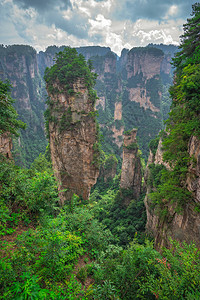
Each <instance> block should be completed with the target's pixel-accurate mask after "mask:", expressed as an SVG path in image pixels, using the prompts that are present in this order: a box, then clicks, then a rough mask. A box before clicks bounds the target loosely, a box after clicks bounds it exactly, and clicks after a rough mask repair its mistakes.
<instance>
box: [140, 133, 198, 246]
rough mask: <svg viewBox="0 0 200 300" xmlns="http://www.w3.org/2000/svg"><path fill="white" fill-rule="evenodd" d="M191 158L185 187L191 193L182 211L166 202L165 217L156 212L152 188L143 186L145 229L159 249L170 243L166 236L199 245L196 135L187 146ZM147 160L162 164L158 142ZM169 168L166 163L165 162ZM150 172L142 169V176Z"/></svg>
mask: <svg viewBox="0 0 200 300" xmlns="http://www.w3.org/2000/svg"><path fill="white" fill-rule="evenodd" d="M188 151H189V154H190V156H191V157H194V158H195V159H196V163H195V165H193V164H191V165H190V166H189V168H188V174H187V179H186V186H187V189H188V190H189V191H191V192H192V194H193V197H192V199H191V200H190V201H189V202H188V203H187V204H186V206H185V207H184V209H183V212H182V213H177V212H176V211H175V205H173V204H168V205H167V209H168V217H167V219H166V218H164V219H163V218H161V217H159V216H158V215H157V214H156V208H154V209H152V208H151V201H150V199H149V196H148V195H149V193H150V192H151V191H152V190H151V188H150V187H149V186H148V185H147V194H146V197H145V206H146V212H147V224H146V228H147V231H148V232H150V233H151V234H153V236H154V237H155V247H156V248H157V249H160V248H161V247H162V246H167V247H168V246H170V244H169V237H171V238H172V239H176V240H178V241H180V242H182V241H184V240H185V241H186V242H187V243H190V242H192V241H194V242H195V243H196V245H197V246H198V247H200V213H199V209H198V207H199V203H200V141H199V140H198V139H197V138H196V137H191V139H190V143H189V145H188ZM150 154H151V155H150V157H149V161H148V163H149V164H150V163H155V164H164V163H163V160H162V154H163V153H162V149H161V142H160V143H159V146H158V149H157V152H156V155H155V157H154V156H153V155H152V153H150ZM165 166H166V167H169V166H168V165H165ZM149 172H150V171H149V170H148V166H147V170H146V179H147V177H148V173H149Z"/></svg>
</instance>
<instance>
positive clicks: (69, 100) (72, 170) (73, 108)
mask: <svg viewBox="0 0 200 300" xmlns="http://www.w3.org/2000/svg"><path fill="white" fill-rule="evenodd" d="M63 57H65V58H64V59H65V60H64V61H63V62H62V66H60V65H59V63H60V60H58V61H59V62H58V64H57V65H56V67H57V68H59V67H60V69H59V70H63V69H62V68H65V70H66V69H67V67H68V64H67V62H68V61H69V60H70V59H73V58H72V57H76V58H77V60H78V59H80V58H79V57H78V56H77V53H76V52H75V51H74V49H70V48H68V49H67V50H66V52H63ZM81 59H82V58H81ZM81 62H82V63H83V64H85V68H88V67H87V64H86V62H85V61H84V60H83V59H82V61H81ZM75 66H76V67H75V69H74V72H75V70H76V73H77V72H79V74H80V73H81V70H82V69H80V70H79V69H78V68H79V67H80V65H76V63H75ZM52 68H53V67H52ZM85 68H84V66H83V71H85ZM53 70H55V69H53ZM56 71H57V69H56ZM60 72H62V71H60ZM87 72H90V71H89V68H88V71H87ZM51 74H52V71H51ZM57 74H58V73H56V75H55V73H54V75H52V76H53V77H51V75H49V76H50V77H48V75H47V77H46V80H47V91H48V95H49V98H50V103H49V108H48V121H49V137H50V150H51V158H52V163H53V168H54V171H55V175H56V177H57V179H58V181H59V183H60V188H59V189H60V191H62V190H64V192H61V193H60V198H61V202H62V203H64V201H66V200H68V201H69V200H71V197H72V195H73V194H74V193H75V194H77V195H79V196H81V197H82V198H83V199H84V200H86V199H88V197H89V195H90V189H91V187H92V186H93V185H94V184H95V183H96V180H97V177H98V174H99V166H98V156H99V148H98V141H97V139H98V137H97V136H98V132H97V125H96V120H95V110H94V99H93V98H92V97H91V91H90V92H89V90H88V87H87V85H86V79H85V78H84V77H81V78H80V77H77V76H76V77H74V79H71V81H70V79H69V78H71V77H67V76H69V75H67V74H69V73H65V81H66V82H67V83H68V85H69V86H70V88H69V87H68V88H66V84H63V82H62V83H61V82H60V81H59V78H60V77H59V76H58V77H57ZM59 74H60V73H59ZM88 74H89V75H88ZM90 74H92V73H91V72H90V73H87V74H86V75H87V76H93V75H90ZM70 76H71V73H70ZM48 78H50V79H48ZM66 78H67V79H66ZM87 78H88V77H87Z"/></svg>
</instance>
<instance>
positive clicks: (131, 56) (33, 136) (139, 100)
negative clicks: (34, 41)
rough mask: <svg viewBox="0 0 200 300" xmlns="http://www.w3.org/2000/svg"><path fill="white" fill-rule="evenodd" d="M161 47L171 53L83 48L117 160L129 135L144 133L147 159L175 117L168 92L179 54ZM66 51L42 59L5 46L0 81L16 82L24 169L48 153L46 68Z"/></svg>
mask: <svg viewBox="0 0 200 300" xmlns="http://www.w3.org/2000/svg"><path fill="white" fill-rule="evenodd" d="M153 46H154V45H153ZM161 48H164V49H165V53H164V52H163V51H162V50H161V49H157V48H156V47H155V46H154V47H152V46H149V47H145V48H133V49H131V50H130V51H128V50H127V49H124V50H123V51H122V53H121V56H120V57H118V56H117V55H116V54H115V53H113V52H112V51H111V50H110V48H108V47H99V46H93V47H80V48H77V51H78V53H80V54H83V55H84V56H85V57H86V59H91V60H92V62H93V66H94V71H95V72H96V73H97V74H98V78H97V81H96V86H95V89H96V90H97V94H98V97H99V99H98V100H97V101H96V109H98V112H99V117H98V121H99V123H100V131H101V134H102V135H103V137H104V140H103V141H102V147H103V150H104V151H105V152H106V153H114V154H115V155H117V157H118V160H119V161H121V157H122V143H123V132H124V130H125V131H126V130H129V129H132V128H138V135H137V136H138V142H139V146H140V149H141V150H142V153H143V157H144V158H145V159H147V157H148V151H149V150H148V143H149V141H150V140H151V139H152V138H154V137H155V136H156V134H157V133H158V132H159V131H160V130H161V129H162V128H163V120H164V119H166V116H167V114H168V112H169V107H170V104H171V100H170V99H169V95H168V94H167V92H166V91H167V89H168V86H169V84H171V83H172V68H171V65H170V60H171V57H172V55H173V53H174V52H173V51H172V50H171V48H172V46H163V47H161ZM63 49H64V46H62V47H56V46H50V47H48V48H47V49H46V51H45V52H42V51H41V52H39V53H38V54H37V53H36V51H35V50H34V49H33V48H32V47H30V46H21V45H13V46H3V45H1V47H0V77H1V79H9V80H10V81H11V84H12V85H13V89H12V96H13V98H15V99H16V100H17V101H16V104H15V106H16V109H17V112H18V114H19V117H20V119H22V121H24V122H25V123H27V129H26V131H22V132H21V136H20V138H18V140H15V141H14V151H13V156H14V159H15V161H16V163H17V164H19V165H23V166H26V167H28V166H30V164H31V163H32V162H33V160H34V159H35V158H36V157H37V156H38V155H39V153H40V152H44V151H45V147H46V145H47V141H46V138H45V133H44V125H43V124H44V118H43V113H44V110H45V101H46V97H47V93H46V90H45V84H44V80H43V76H44V71H45V69H46V67H51V66H52V65H53V63H54V57H55V53H57V52H59V51H62V50H63ZM173 49H174V47H173ZM168 50H169V51H168ZM174 50H175V49H174Z"/></svg>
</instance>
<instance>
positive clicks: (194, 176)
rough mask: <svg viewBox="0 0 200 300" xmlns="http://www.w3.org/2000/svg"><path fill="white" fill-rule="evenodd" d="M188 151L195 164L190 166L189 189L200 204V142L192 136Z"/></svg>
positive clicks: (187, 182) (187, 181) (187, 180)
mask: <svg viewBox="0 0 200 300" xmlns="http://www.w3.org/2000/svg"><path fill="white" fill-rule="evenodd" d="M188 151H189V154H190V157H191V158H193V162H192V163H191V164H190V166H189V172H188V175H187V179H186V184H187V189H188V190H189V191H190V192H192V194H193V198H194V201H195V202H196V203H197V204H198V205H199V204H200V140H199V139H198V138H197V137H195V136H192V137H191V139H190V142H189V147H188Z"/></svg>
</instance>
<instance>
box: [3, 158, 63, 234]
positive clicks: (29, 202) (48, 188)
mask: <svg viewBox="0 0 200 300" xmlns="http://www.w3.org/2000/svg"><path fill="white" fill-rule="evenodd" d="M45 164H46V170H45V169H43V171H41V172H38V171H37V169H34V166H35V167H36V168H38V166H37V164H36V162H35V163H34V164H33V166H32V168H31V170H30V171H29V170H23V169H20V168H19V167H17V166H15V165H14V164H13V162H11V161H7V160H6V159H5V158H4V157H1V158H0V170H1V171H0V185H1V191H0V198H1V209H0V233H1V234H5V233H12V231H13V230H14V228H15V227H16V225H17V224H18V223H19V222H20V221H23V222H25V223H26V222H28V223H29V222H30V219H32V221H33V220H34V219H38V217H42V216H43V215H44V213H45V214H50V215H51V214H54V213H55V212H56V210H57V208H56V206H58V191H57V183H56V181H55V178H54V177H53V172H52V170H51V169H49V166H48V163H47V162H45ZM45 164H44V159H43V167H44V166H45ZM12 228H13V229H12Z"/></svg>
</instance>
